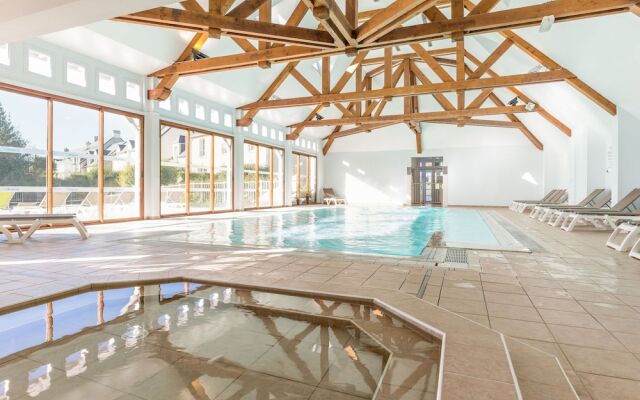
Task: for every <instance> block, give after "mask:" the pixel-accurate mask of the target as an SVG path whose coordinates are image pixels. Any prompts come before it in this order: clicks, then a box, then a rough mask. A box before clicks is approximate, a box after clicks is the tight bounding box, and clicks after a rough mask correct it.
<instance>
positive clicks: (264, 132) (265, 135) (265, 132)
mask: <svg viewBox="0 0 640 400" xmlns="http://www.w3.org/2000/svg"><path fill="white" fill-rule="evenodd" d="M262 136H264V137H267V136H269V128H267V127H266V126H264V125H263V126H262Z"/></svg>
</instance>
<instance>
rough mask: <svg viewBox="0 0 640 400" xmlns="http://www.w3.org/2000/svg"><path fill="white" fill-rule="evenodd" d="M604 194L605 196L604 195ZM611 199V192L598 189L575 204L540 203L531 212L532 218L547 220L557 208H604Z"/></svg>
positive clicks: (541, 220)
mask: <svg viewBox="0 0 640 400" xmlns="http://www.w3.org/2000/svg"><path fill="white" fill-rule="evenodd" d="M603 194H604V196H602V195H603ZM609 201H611V192H610V191H607V190H605V189H596V190H594V191H593V192H591V193H589V195H588V196H587V197H585V198H584V199H583V200H582V201H581V202H579V203H578V204H575V205H554V206H550V205H546V204H540V205H537V206H535V207H534V208H533V209H532V210H531V213H530V214H529V217H530V218H534V219H537V220H538V221H540V222H545V221H546V220H547V219H548V218H549V217H550V216H551V215H552V214H553V213H554V212H555V211H556V210H566V209H580V208H583V207H588V208H602V207H604V206H606V205H607V204H608V203H609Z"/></svg>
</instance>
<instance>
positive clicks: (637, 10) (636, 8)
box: [629, 3, 640, 17]
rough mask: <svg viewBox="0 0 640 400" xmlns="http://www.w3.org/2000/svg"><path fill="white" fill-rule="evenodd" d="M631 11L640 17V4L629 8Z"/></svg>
mask: <svg viewBox="0 0 640 400" xmlns="http://www.w3.org/2000/svg"><path fill="white" fill-rule="evenodd" d="M629 11H631V12H632V13H634V14H635V15H637V16H638V17H640V3H637V4H634V5H632V6H631V7H629Z"/></svg>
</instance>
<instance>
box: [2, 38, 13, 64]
mask: <svg viewBox="0 0 640 400" xmlns="http://www.w3.org/2000/svg"><path fill="white" fill-rule="evenodd" d="M0 64H3V65H11V59H10V58H9V44H8V43H5V44H0Z"/></svg>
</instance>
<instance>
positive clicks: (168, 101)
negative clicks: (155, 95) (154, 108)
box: [158, 99, 171, 111]
mask: <svg viewBox="0 0 640 400" xmlns="http://www.w3.org/2000/svg"><path fill="white" fill-rule="evenodd" d="M158 107H160V108H161V109H163V110H167V111H171V99H166V100H163V101H161V102H160V103H158Z"/></svg>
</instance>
